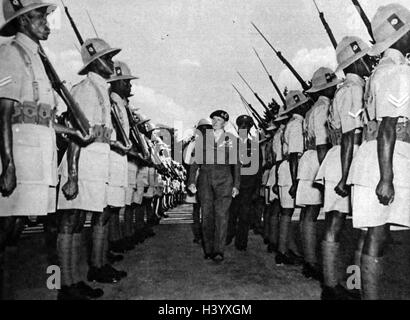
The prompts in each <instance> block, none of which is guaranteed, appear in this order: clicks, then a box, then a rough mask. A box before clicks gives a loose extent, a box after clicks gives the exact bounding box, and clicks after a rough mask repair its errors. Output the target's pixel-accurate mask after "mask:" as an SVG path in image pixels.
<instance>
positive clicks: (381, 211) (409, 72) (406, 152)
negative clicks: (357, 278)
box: [348, 4, 410, 299]
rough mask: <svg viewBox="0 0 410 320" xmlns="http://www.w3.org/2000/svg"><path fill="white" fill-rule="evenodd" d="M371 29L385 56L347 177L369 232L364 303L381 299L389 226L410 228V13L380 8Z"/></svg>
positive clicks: (369, 88) (359, 223)
mask: <svg viewBox="0 0 410 320" xmlns="http://www.w3.org/2000/svg"><path fill="white" fill-rule="evenodd" d="M372 30H373V34H374V38H375V40H376V43H375V45H374V46H373V48H372V49H371V50H370V51H369V54H370V55H378V54H382V59H381V61H380V63H379V65H378V66H377V67H376V68H375V70H374V71H373V73H372V75H371V77H370V78H369V80H368V83H367V85H366V91H365V104H366V113H365V114H366V116H368V123H367V125H366V128H365V130H364V132H365V138H366V141H367V142H366V143H364V144H362V145H361V147H360V148H359V150H358V151H357V154H356V156H355V157H354V159H353V163H352V166H351V169H350V172H349V178H348V182H350V183H352V184H353V190H352V195H353V199H352V209H353V226H354V227H355V228H365V229H367V235H366V239H365V242H364V246H363V250H362V256H361V268H360V270H361V280H362V286H361V288H362V298H363V299H380V298H381V297H382V295H381V291H382V281H381V277H382V275H383V270H384V269H383V262H384V260H385V257H384V252H385V251H386V250H385V249H386V245H387V240H388V235H389V230H390V228H392V230H393V229H394V227H393V226H391V225H396V226H402V227H405V228H409V227H410V214H409V208H410V194H409V190H410V171H409V170H408V169H407V167H408V163H409V161H410V139H409V136H410V134H409V128H410V123H409V119H410V99H409V92H410V66H409V63H408V59H406V56H407V55H408V53H409V52H410V10H408V9H407V8H405V7H403V6H401V5H399V4H388V5H386V6H382V7H380V8H378V10H377V12H376V14H375V16H374V18H373V20H372ZM394 132H395V134H394ZM393 159H394V161H393ZM393 173H394V174H393Z"/></svg>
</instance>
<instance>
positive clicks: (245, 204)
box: [227, 115, 262, 251]
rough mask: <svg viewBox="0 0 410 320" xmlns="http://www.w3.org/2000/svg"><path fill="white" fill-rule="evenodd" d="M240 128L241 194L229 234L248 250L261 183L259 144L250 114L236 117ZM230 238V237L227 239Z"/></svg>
mask: <svg viewBox="0 0 410 320" xmlns="http://www.w3.org/2000/svg"><path fill="white" fill-rule="evenodd" d="M236 125H237V126H238V130H239V148H238V149H239V157H240V160H241V164H242V169H241V186H240V189H239V195H238V196H237V197H236V198H235V199H233V201H232V205H231V208H230V214H229V222H228V236H230V237H232V238H233V237H235V247H236V249H237V250H239V251H246V249H247V246H248V232H249V226H250V222H251V214H252V210H251V206H252V201H253V200H255V199H256V198H258V197H259V186H260V184H261V172H262V168H261V165H260V160H262V159H261V157H260V155H259V144H258V143H257V142H256V141H254V139H252V138H250V137H249V136H250V130H251V128H252V127H253V126H254V122H253V120H252V118H251V117H250V116H247V115H242V116H240V117H238V118H237V119H236ZM227 240H229V239H227Z"/></svg>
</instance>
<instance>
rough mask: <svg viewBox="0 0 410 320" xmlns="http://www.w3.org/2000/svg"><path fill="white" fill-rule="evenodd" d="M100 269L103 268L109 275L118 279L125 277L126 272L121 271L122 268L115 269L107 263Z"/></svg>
mask: <svg viewBox="0 0 410 320" xmlns="http://www.w3.org/2000/svg"><path fill="white" fill-rule="evenodd" d="M102 270H103V272H105V273H107V274H109V275H111V276H112V277H114V278H115V279H117V280H118V281H119V280H121V279H123V278H126V277H127V272H125V271H122V270H117V269H115V268H113V267H112V266H111V265H110V264H108V263H107V264H106V265H105V266H104V267H102Z"/></svg>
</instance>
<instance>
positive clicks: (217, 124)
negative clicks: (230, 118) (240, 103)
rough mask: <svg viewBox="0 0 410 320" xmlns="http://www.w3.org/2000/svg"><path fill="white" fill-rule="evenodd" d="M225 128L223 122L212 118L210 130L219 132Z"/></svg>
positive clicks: (220, 119)
mask: <svg viewBox="0 0 410 320" xmlns="http://www.w3.org/2000/svg"><path fill="white" fill-rule="evenodd" d="M224 127H225V120H224V119H222V118H221V117H213V118H212V128H213V129H214V130H221V129H223V128H224Z"/></svg>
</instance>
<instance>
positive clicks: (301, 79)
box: [251, 22, 310, 91]
mask: <svg viewBox="0 0 410 320" xmlns="http://www.w3.org/2000/svg"><path fill="white" fill-rule="evenodd" d="M251 23H252V26H253V27H254V28H255V29H256V31H258V33H259V34H260V35H261V37H262V38H263V39H264V40H265V41H266V43H267V44H268V45H269V47H271V49H272V50H273V52H275V53H276V55H277V56H278V58H279V59H280V61H282V63H283V64H284V65H286V66H287V67H288V69H289V70H290V72H292V74H293V75H294V76H295V78H296V79H297V80H298V81H299V83H300V84H301V86H302V88H303V90H304V91H306V90H308V89H310V86H309V85H308V84H307V83H306V82H305V80H303V78H302V77H301V76H300V74H299V73H298V72H297V71H296V70H295V68H293V66H292V65H291V64H290V62H289V61H288V60H286V58H285V57H284V56H283V55H282V53H281V52H280V51H277V50H276V49H275V48H274V47H273V46H272V44H271V43H270V42H269V40H268V39H267V38H266V37H265V36H264V35H263V33H262V32H261V31H260V30H259V29H258V27H257V26H256V25H255V24H254V23H253V22H251Z"/></svg>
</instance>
